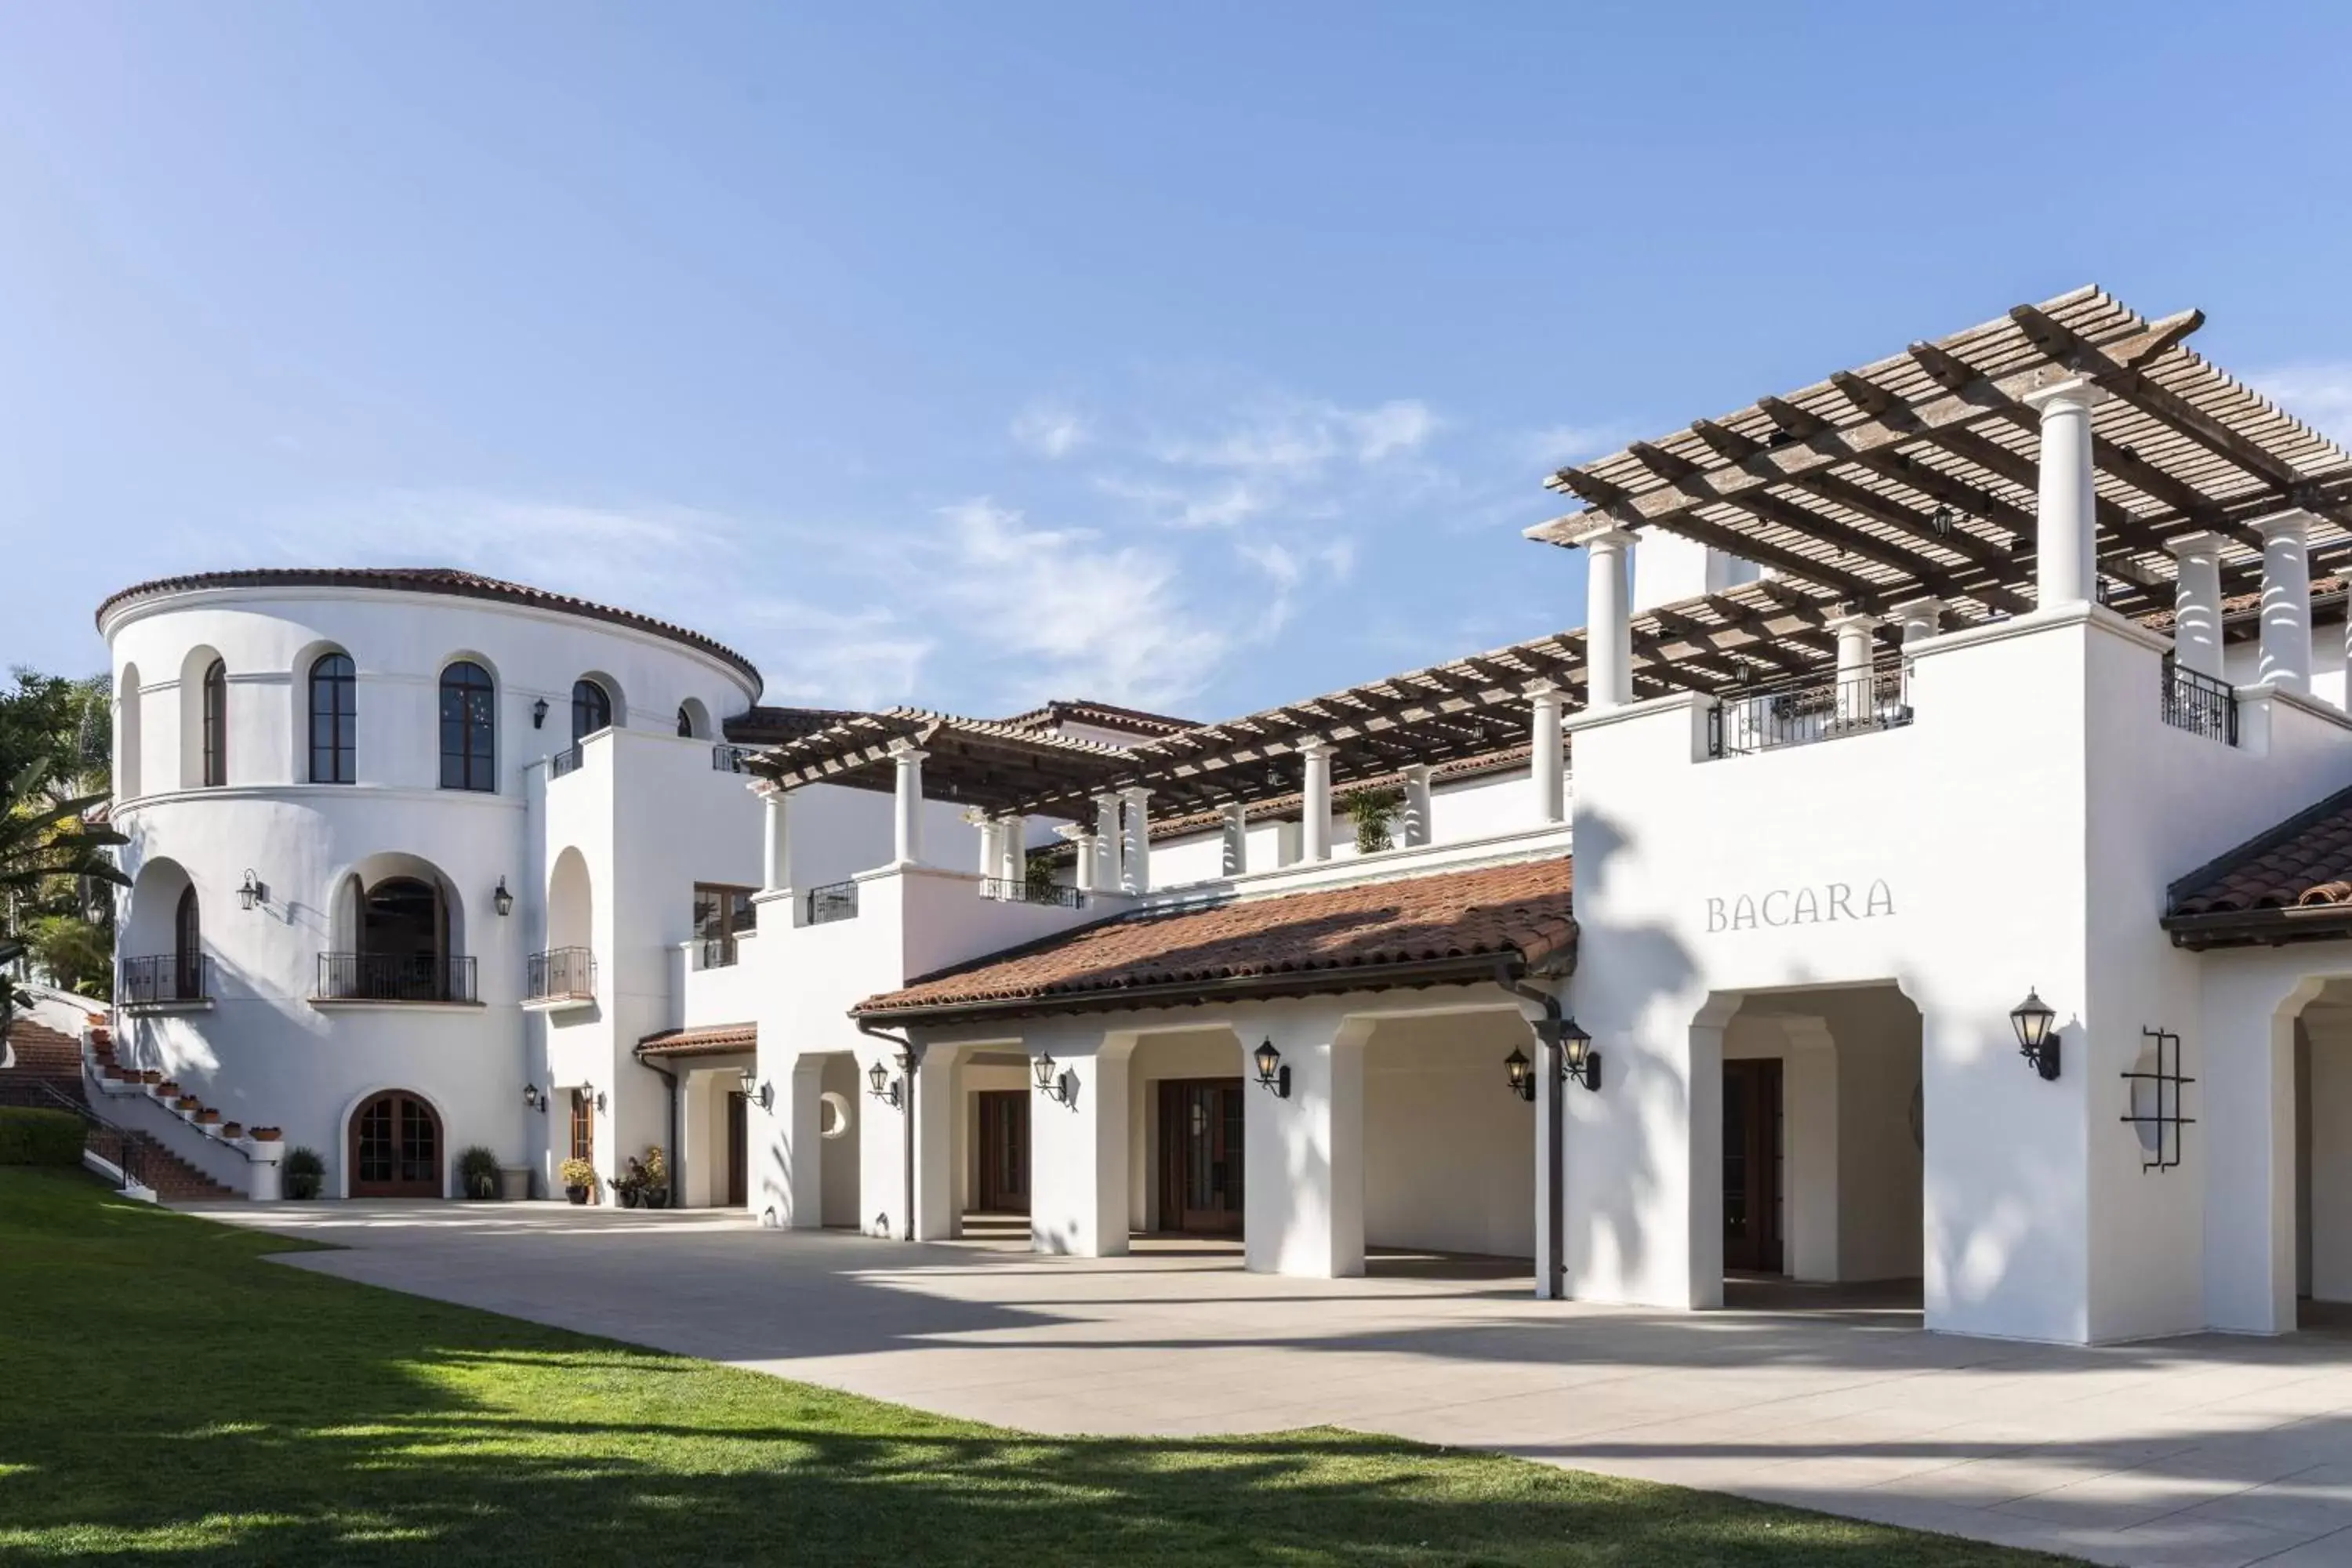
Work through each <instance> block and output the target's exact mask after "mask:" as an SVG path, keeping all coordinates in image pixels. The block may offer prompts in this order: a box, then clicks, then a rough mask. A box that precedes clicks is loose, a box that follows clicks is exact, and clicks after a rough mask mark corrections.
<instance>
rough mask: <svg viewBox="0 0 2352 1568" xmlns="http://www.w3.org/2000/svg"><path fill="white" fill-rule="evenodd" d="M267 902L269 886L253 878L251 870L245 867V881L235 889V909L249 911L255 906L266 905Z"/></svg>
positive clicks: (255, 877)
mask: <svg viewBox="0 0 2352 1568" xmlns="http://www.w3.org/2000/svg"><path fill="white" fill-rule="evenodd" d="M268 901H269V884H268V883H267V882H265V881H263V880H262V879H260V878H258V877H257V876H255V875H254V874H253V868H252V867H250V866H247V868H245V880H244V882H243V883H242V884H240V885H239V886H238V888H237V889H236V902H237V907H238V908H240V909H247V910H249V909H251V908H253V907H254V906H255V905H256V904H266V903H268Z"/></svg>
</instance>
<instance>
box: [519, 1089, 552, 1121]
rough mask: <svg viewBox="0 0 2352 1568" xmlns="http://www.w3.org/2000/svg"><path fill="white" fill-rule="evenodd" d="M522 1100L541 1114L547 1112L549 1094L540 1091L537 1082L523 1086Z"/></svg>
mask: <svg viewBox="0 0 2352 1568" xmlns="http://www.w3.org/2000/svg"><path fill="white" fill-rule="evenodd" d="M522 1102H523V1104H524V1105H526V1106H528V1107H529V1108H530V1109H531V1110H536V1111H538V1112H539V1113H540V1114H541V1116H544V1115H546V1114H547V1096H546V1095H544V1094H542V1093H541V1092H540V1088H539V1085H537V1084H535V1083H527V1084H525V1085H523V1086H522Z"/></svg>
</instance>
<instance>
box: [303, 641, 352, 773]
mask: <svg viewBox="0 0 2352 1568" xmlns="http://www.w3.org/2000/svg"><path fill="white" fill-rule="evenodd" d="M309 739H310V782H311V783H312V784H352V783H354V782H356V781H357V779H358V777H359V677H358V671H357V670H356V669H355V668H353V666H352V656H351V655H349V654H347V653H343V652H341V651H340V650H338V651H334V652H330V653H323V654H320V656H319V657H318V658H316V659H313V660H312V661H311V663H310V737H309Z"/></svg>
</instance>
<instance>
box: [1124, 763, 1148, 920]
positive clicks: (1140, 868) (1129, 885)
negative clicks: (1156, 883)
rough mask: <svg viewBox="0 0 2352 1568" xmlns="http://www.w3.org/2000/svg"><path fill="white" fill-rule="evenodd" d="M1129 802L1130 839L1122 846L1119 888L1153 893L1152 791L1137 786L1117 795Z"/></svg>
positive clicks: (1132, 891) (1128, 837) (1132, 786)
mask: <svg viewBox="0 0 2352 1568" xmlns="http://www.w3.org/2000/svg"><path fill="white" fill-rule="evenodd" d="M1118 793H1119V795H1120V797H1121V798H1122V799H1124V800H1125V801H1126V802H1127V838H1126V842H1125V843H1124V844H1123V845H1121V847H1120V855H1119V868H1118V871H1119V886H1120V887H1122V888H1124V889H1127V890H1128V891H1129V892H1130V893H1135V894H1139V895H1140V894H1143V893H1148V892H1150V890H1151V816H1150V801H1151V792H1150V790H1148V789H1146V788H1144V787H1143V786H1142V785H1141V784H1134V785H1131V786H1129V788H1126V789H1123V790H1121V791H1119V792H1118Z"/></svg>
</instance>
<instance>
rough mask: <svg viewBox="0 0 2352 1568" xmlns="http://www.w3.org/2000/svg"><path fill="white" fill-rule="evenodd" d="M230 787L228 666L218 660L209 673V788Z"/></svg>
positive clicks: (207, 771)
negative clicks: (227, 784) (228, 785)
mask: <svg viewBox="0 0 2352 1568" xmlns="http://www.w3.org/2000/svg"><path fill="white" fill-rule="evenodd" d="M226 783H228V665H227V663H226V661H225V660H222V659H217V658H216V659H215V660H213V662H212V668H209V669H207V670H205V788H206V789H218V788H219V787H220V786H221V785H223V784H226Z"/></svg>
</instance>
